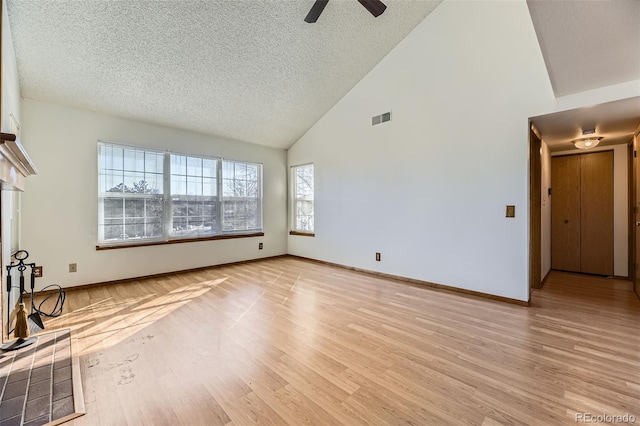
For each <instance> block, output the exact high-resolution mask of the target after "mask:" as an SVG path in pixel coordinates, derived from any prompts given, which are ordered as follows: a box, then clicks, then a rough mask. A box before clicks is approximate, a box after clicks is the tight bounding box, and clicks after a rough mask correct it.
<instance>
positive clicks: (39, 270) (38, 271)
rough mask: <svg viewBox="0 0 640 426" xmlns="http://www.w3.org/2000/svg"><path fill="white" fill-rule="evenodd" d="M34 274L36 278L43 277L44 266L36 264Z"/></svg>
mask: <svg viewBox="0 0 640 426" xmlns="http://www.w3.org/2000/svg"><path fill="white" fill-rule="evenodd" d="M33 276H34V277H36V278H42V266H36V267H35V268H33Z"/></svg>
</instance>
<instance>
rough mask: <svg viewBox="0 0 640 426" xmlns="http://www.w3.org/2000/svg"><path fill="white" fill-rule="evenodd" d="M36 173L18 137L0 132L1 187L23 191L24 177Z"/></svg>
mask: <svg viewBox="0 0 640 426" xmlns="http://www.w3.org/2000/svg"><path fill="white" fill-rule="evenodd" d="M36 173H37V171H36V167H35V166H34V165H33V162H32V161H31V159H30V158H29V156H28V155H27V151H25V149H24V147H23V146H22V144H21V143H20V139H18V137H17V136H16V135H14V134H13V133H0V184H1V185H2V189H10V190H18V191H24V178H26V177H27V176H30V175H35V174H36Z"/></svg>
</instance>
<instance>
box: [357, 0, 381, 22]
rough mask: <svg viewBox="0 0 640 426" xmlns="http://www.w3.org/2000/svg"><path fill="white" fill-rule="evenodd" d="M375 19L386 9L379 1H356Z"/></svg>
mask: <svg viewBox="0 0 640 426" xmlns="http://www.w3.org/2000/svg"><path fill="white" fill-rule="evenodd" d="M358 1H359V2H360V4H361V5H363V6H364V7H365V9H367V10H368V11H369V12H370V13H371V14H372V15H373V16H375V17H376V18H377V17H378V16H380V15H382V12H384V10H385V9H386V8H387V6H385V4H384V3H382V2H381V1H380V0H358Z"/></svg>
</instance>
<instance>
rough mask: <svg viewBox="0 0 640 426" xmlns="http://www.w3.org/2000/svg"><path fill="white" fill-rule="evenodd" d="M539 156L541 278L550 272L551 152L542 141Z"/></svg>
mask: <svg viewBox="0 0 640 426" xmlns="http://www.w3.org/2000/svg"><path fill="white" fill-rule="evenodd" d="M540 156H541V161H540V164H541V171H542V173H541V178H542V185H541V188H542V201H541V203H542V209H541V221H542V225H541V244H540V249H541V250H542V253H541V260H542V264H541V265H542V271H541V272H542V278H543V279H544V277H546V276H547V274H548V273H549V271H550V270H551V197H549V188H551V152H550V151H549V146H548V145H547V144H546V143H545V142H544V140H543V141H542V150H541V152H540Z"/></svg>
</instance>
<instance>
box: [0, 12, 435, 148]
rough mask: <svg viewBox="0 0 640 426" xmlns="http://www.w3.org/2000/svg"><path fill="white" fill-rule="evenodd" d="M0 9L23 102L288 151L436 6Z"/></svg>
mask: <svg viewBox="0 0 640 426" xmlns="http://www.w3.org/2000/svg"><path fill="white" fill-rule="evenodd" d="M313 2H314V0H296V1H292V0H208V1H189V0H183V1H177V0H175V1H111V0H93V1H69V0H58V1H42V0H7V6H8V14H9V21H10V25H11V31H12V35H13V40H14V46H15V51H16V57H17V61H18V73H19V75H20V84H21V90H22V96H23V97H26V98H32V99H38V100H43V101H48V102H54V103H59V104H64V105H70V106H73V107H78V108H83V109H88V110H93V111H100V112H104V113H108V114H114V115H118V116H124V117H129V118H133V119H137V120H142V121H147V122H152V123H160V124H163V125H167V126H172V127H178V128H184V129H189V130H194V131H198V132H203V133H208V134H214V135H219V136H223V137H228V138H232V139H237V140H242V141H247V142H252V143H258V144H264V145H269V146H274V147H279V148H288V147H289V146H291V145H292V144H293V143H294V142H295V141H296V140H297V139H298V138H299V137H300V136H301V135H302V134H304V132H306V131H307V130H308V129H309V128H310V127H311V126H312V125H313V124H315V122H316V121H317V120H318V119H319V118H320V117H322V115H324V114H325V113H326V112H327V111H328V110H329V109H330V108H331V107H332V106H333V105H334V104H335V103H336V102H337V101H338V100H339V99H340V98H341V97H342V96H344V95H345V94H346V93H347V92H348V91H349V90H350V89H351V88H352V87H353V86H354V85H355V84H356V83H357V82H358V81H359V80H360V79H361V78H362V77H363V76H364V75H365V74H366V73H367V72H369V71H370V70H371V69H372V68H373V67H374V66H375V65H376V64H377V63H378V62H379V61H380V60H381V59H382V58H383V57H384V56H385V55H386V54H387V53H388V52H389V51H390V50H391V49H392V48H393V47H394V46H395V45H396V44H397V43H398V42H400V40H402V39H403V38H404V37H405V36H406V35H407V34H408V33H409V32H410V31H411V30H412V29H413V28H414V27H415V26H416V25H417V24H418V23H419V22H421V21H422V20H423V19H424V18H425V16H426V15H427V14H429V13H430V12H431V11H432V10H433V9H434V8H435V7H436V6H437V5H438V4H439V3H440V1H426V0H385V4H386V5H387V6H388V7H387V10H386V11H385V13H384V14H382V15H381V16H380V17H378V18H373V17H372V16H371V15H370V14H369V12H367V10H366V9H365V8H364V7H362V5H360V3H358V1H356V0H331V1H330V2H329V4H328V6H327V7H326V8H325V10H324V12H323V13H322V15H321V16H320V19H319V20H318V22H317V23H316V24H307V23H305V22H304V21H303V19H304V17H305V16H306V14H307V13H308V11H309V9H310V8H311V6H312V4H313Z"/></svg>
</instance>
